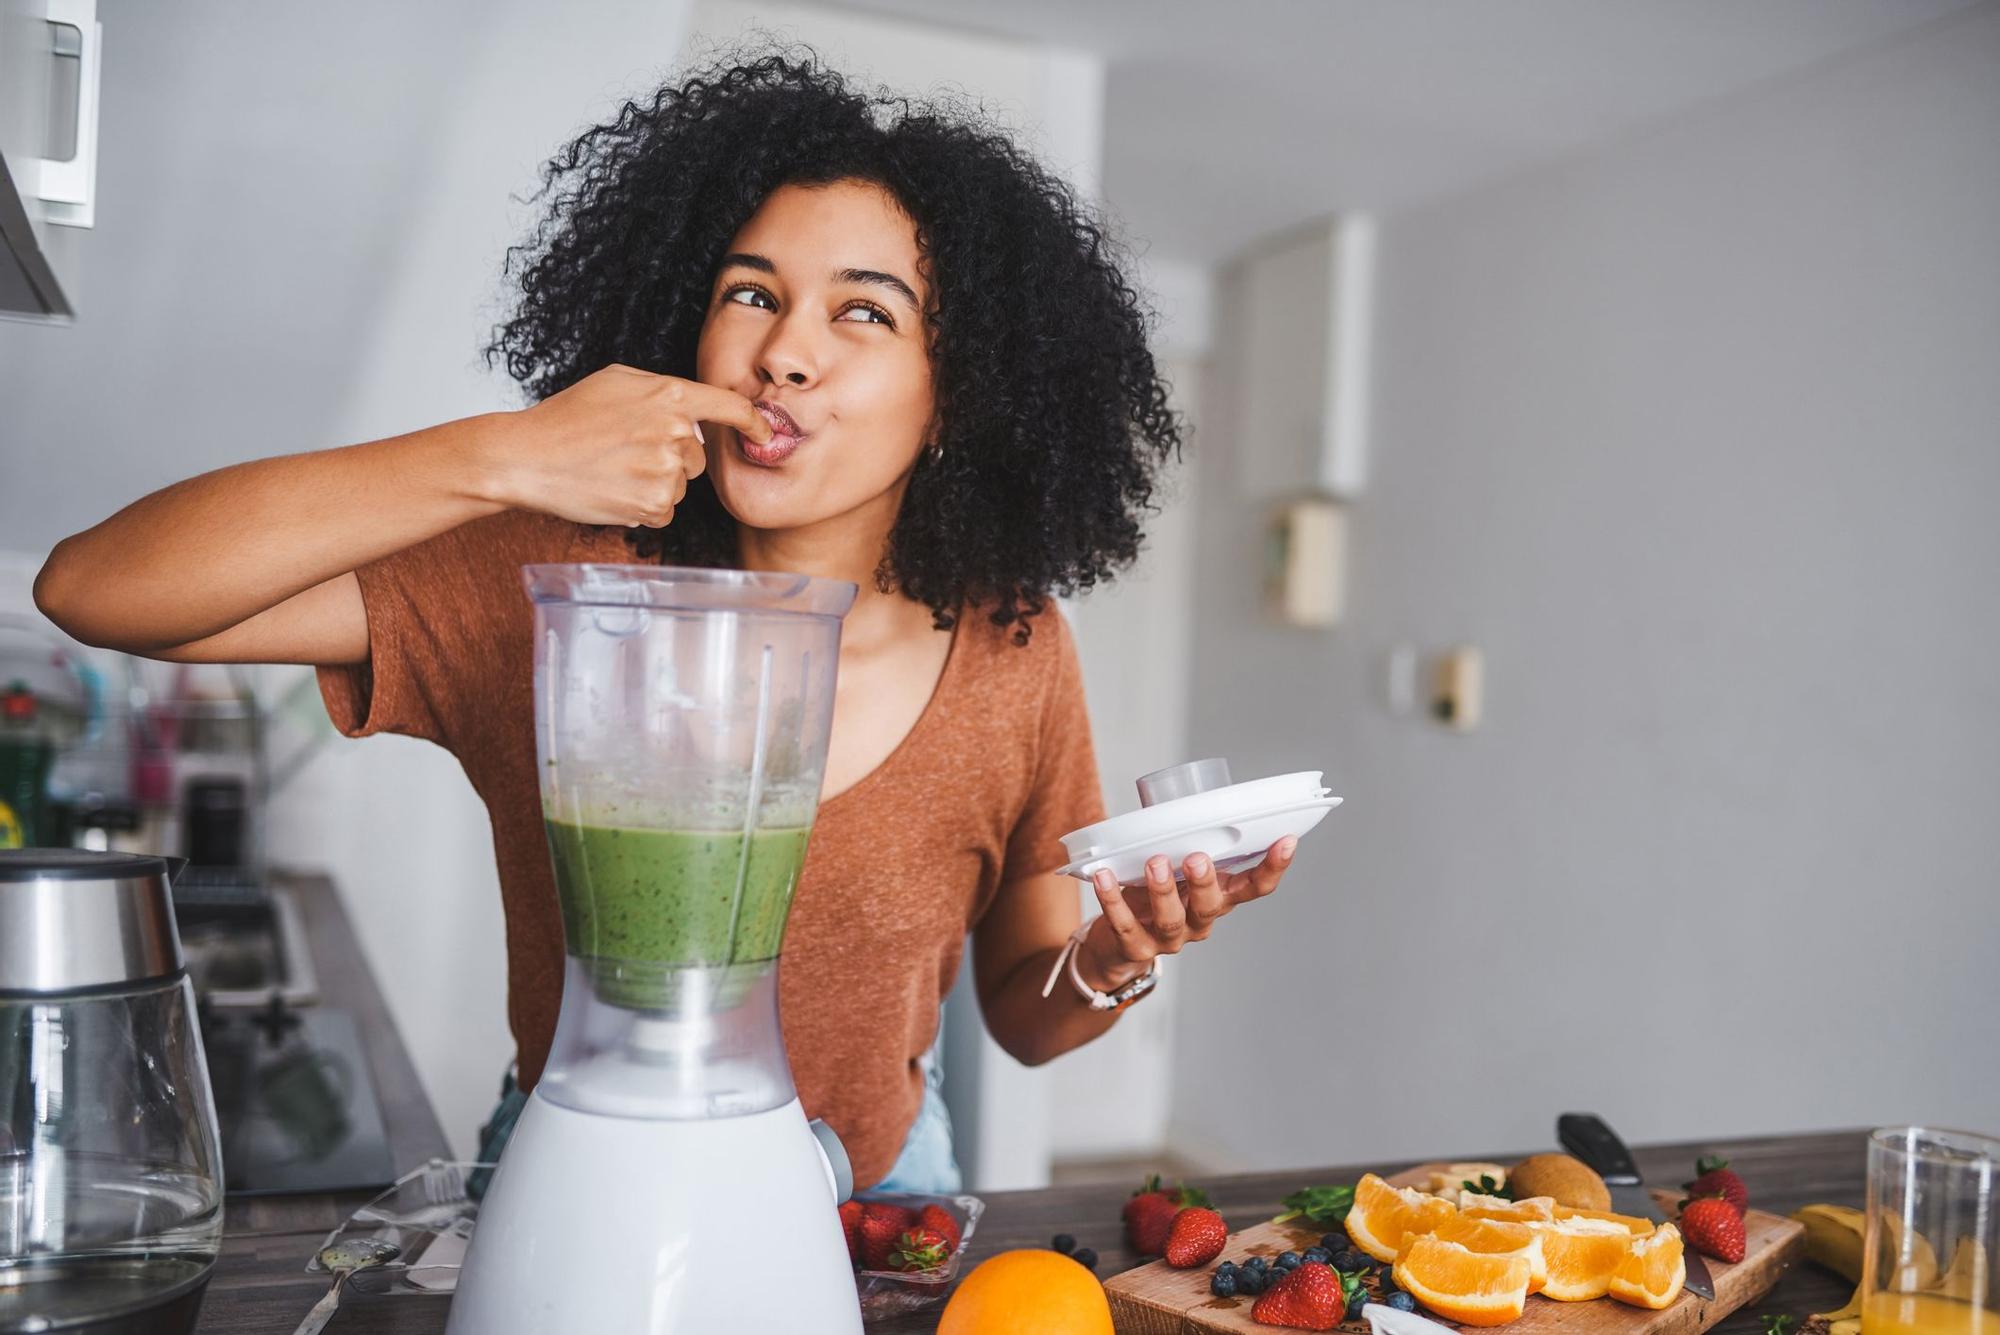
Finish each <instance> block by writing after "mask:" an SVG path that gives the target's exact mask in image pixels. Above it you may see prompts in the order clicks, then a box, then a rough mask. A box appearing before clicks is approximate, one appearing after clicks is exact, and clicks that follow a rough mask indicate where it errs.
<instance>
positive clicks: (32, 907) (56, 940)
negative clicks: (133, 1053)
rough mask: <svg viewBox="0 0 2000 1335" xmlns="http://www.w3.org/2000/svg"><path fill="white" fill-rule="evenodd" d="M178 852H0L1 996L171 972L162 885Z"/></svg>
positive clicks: (174, 940)
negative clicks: (158, 854) (156, 854)
mask: <svg viewBox="0 0 2000 1335" xmlns="http://www.w3.org/2000/svg"><path fill="white" fill-rule="evenodd" d="M178 862H179V859H177V858H176V859H171V860H170V859H167V858H162V857H151V856H147V855H144V854H134V853H97V852H89V851H86V850H83V849H70V848H23V849H9V850H7V851H4V852H0V995H17V996H18V995H22V994H26V995H29V996H38V997H39V996H50V995H55V994H59V993H67V992H76V991H83V990H88V989H93V988H107V987H124V986H129V985H131V984H134V983H143V982H150V981H154V980H158V979H166V978H173V977H176V976H178V975H179V974H180V973H181V971H182V968H183V961H182V957H181V943H180V935H179V933H178V932H177V931H176V930H175V926H174V912H173V901H172V898H171V895H170V894H169V891H168V883H169V881H170V879H171V875H172V873H173V872H174V871H177V870H178V867H177V866H174V865H173V864H175V863H178Z"/></svg>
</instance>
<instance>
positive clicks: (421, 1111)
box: [198, 877, 1867, 1335]
mask: <svg viewBox="0 0 2000 1335" xmlns="http://www.w3.org/2000/svg"><path fill="white" fill-rule="evenodd" d="M287 884H289V885H290V886H291V887H293V888H294V889H295V890H297V891H298V892H299V901H300V907H301V909H303V910H304V912H305V917H306V930H307V933H308V935H309V936H310V937H311V939H312V942H313V956H314V963H315V965H316V966H317V967H318V969H319V976H320V982H321V987H322V991H323V993H324V995H325V997H326V1000H327V1004H329V1005H337V1006H344V1007H346V1008H347V1009H348V1010H350V1011H352V1012H353V1013H354V1016H355V1019H356V1022H357V1023H358V1024H359V1025H360V1028H361V1032H362V1035H363V1038H364V1041H365V1042H366V1043H367V1044H368V1048H369V1064H370V1066H371V1067H372V1069H373V1071H374V1075H375V1083H376V1088H377V1089H378V1090H379V1091H380V1094H381V1099H382V1111H383V1115H384V1117H385V1119H386V1120H387V1122H388V1127H389V1141H390V1145H391V1148H392V1150H393V1152H394V1155H395V1160H396V1167H397V1170H398V1171H399V1172H401V1171H404V1170H407V1169H410V1168H414V1167H416V1166H417V1165H418V1164H421V1163H422V1162H423V1161H424V1160H426V1159H429V1158H431V1157H433V1156H438V1155H445V1154H446V1153H447V1151H446V1147H445V1138H444V1132H443V1130H442V1128H440V1127H439V1125H438V1121H437V1115H436V1113H434V1112H433V1111H432V1109H431V1106H430V1103H429V1101H428V1100H427V1099H426V1098H425V1096H424V1093H423V1089H422V1086H421V1085H419V1084H418V1083H417V1075H416V1070H415V1068H414V1067H412V1066H411V1064H410V1060H409V1055H408V1053H406V1052H405V1051H404V1049H403V1044H402V1039H401V1038H400V1036H398V1034H397V1033H396V1028H395V1024H394V1022H393V1021H392V1020H391V1019H390V1018H389V1014H388V1011H387V1008H386V1007H385V1006H384V1005H383V1002H382V997H381V994H380V992H379V991H377V989H376V987H375V983H374V979H373V978H372V977H371V976H370V974H369V972H368V967H367V965H366V963H364V962H363V960H362V957H361V951H360V947H359V945H358V944H357V943H356V941H355V939H354V934H353V930H352V929H351V927H350V926H349V925H348V922H347V918H346V915H345V914H344V913H343V912H342V911H341V907H340V903H339V900H338V898H337V897H336V896H335V894H334V892H333V887H332V885H331V884H330V883H328V882H327V881H326V880H325V879H323V878H318V877H298V878H291V879H290V880H288V881H287ZM1866 1137H1867V1133H1866V1132H1865V1131H1858V1130H1857V1131H1828V1132H1816V1133H1811V1134H1805V1135H1796V1136H1775V1137H1765V1138H1760V1139H1752V1140H1732V1139H1721V1140H1705V1141H1690V1142H1687V1143H1685V1144H1678V1145H1665V1146H1644V1147H1639V1148H1636V1149H1635V1150H1634V1151H1633V1153H1634V1155H1635V1157H1636V1158H1637V1159H1638V1161H1639V1170H1640V1172H1641V1173H1642V1174H1643V1175H1644V1176H1645V1177H1646V1178H1647V1179H1648V1180H1650V1181H1655V1182H1683V1181H1686V1180H1687V1178H1688V1177H1689V1176H1691V1175H1692V1172H1693V1165H1694V1161H1695V1158H1696V1157H1697V1156H1698V1155H1699V1154H1706V1153H1719V1154H1723V1155H1725V1156H1727V1157H1728V1158H1729V1159H1730V1160H1732V1162H1733V1166H1734V1167H1735V1168H1736V1169H1737V1171H1739V1172H1740V1173H1742V1175H1743V1177H1744V1180H1745V1181H1746V1182H1747V1183H1748V1184H1749V1186H1750V1192H1751V1197H1752V1200H1753V1201H1754V1202H1755V1203H1756V1204H1757V1206H1758V1207H1759V1208H1761V1209H1765V1210H1771V1211H1774V1212H1777V1213H1780V1214H1784V1213H1789V1212H1790V1211H1792V1210H1794V1209H1797V1208H1798V1207H1799V1206H1801V1205H1804V1204H1807V1203H1808V1202H1812V1201H1829V1202H1833V1203H1835V1204H1840V1205H1852V1206H1855V1207H1857V1208H1859V1207H1860V1206H1861V1204H1862V1195H1863V1189H1864V1184H1865V1160H1864V1149H1865V1145H1866ZM1429 1157H1431V1158H1449V1159H1453V1160H1477V1159H1499V1160H1502V1161H1506V1160H1507V1159H1509V1158H1513V1157H1518V1155H1507V1154H1499V1155H1494V1154H1481V1153H1470V1152H1467V1153H1459V1152H1457V1151H1456V1150H1455V1149H1453V1147H1450V1146H1446V1147H1443V1148H1442V1150H1441V1152H1440V1153H1439V1154H1435V1155H1431V1156H1429ZM1411 1162H1413V1161H1405V1162H1387V1163H1378V1164H1366V1165H1361V1166H1346V1167H1331V1168H1328V1167H1321V1168H1305V1169H1298V1170H1292V1171H1286V1172H1282V1173H1258V1174H1246V1175H1241V1176H1234V1177H1211V1178H1203V1179H1202V1180H1201V1186H1202V1187H1203V1188H1204V1189H1205V1190H1206V1191H1207V1192H1208V1194H1209V1195H1210V1196H1211V1197H1212V1198H1213V1199H1214V1201H1215V1203H1216V1206H1217V1208H1218V1209H1220V1210H1221V1211H1222V1214H1223V1216H1224V1218H1226V1219H1227V1220H1228V1221H1229V1224H1230V1226H1231V1227H1232V1228H1243V1227H1247V1226H1248V1225H1250V1224H1254V1223H1260V1222H1262V1221H1263V1220H1265V1219H1268V1218H1270V1217H1271V1216H1272V1215H1274V1214H1276V1213H1277V1212H1278V1199H1279V1198H1280V1197H1281V1196H1284V1195H1286V1194H1288V1193H1290V1192H1292V1191H1295V1190H1297V1189H1298V1188H1299V1187H1302V1186H1306V1185H1308V1184H1319V1183H1334V1182H1352V1181H1353V1180H1354V1179H1355V1178H1356V1177H1358V1176H1359V1175H1360V1174H1361V1173H1362V1172H1363V1171H1366V1170H1368V1169H1373V1170H1374V1171H1376V1172H1380V1173H1383V1174H1389V1173H1394V1172H1397V1171H1399V1170H1400V1169H1403V1168H1407V1167H1409V1166H1410V1165H1411ZM1129 1191H1130V1187H1129V1185H1126V1184H1110V1185H1096V1186H1073V1187H1054V1188H1050V1189H1048V1190H1044V1191H1002V1192H990V1193H985V1200H986V1213H985V1215H984V1217H983V1218H981V1220H980V1223H979V1230H978V1232H977V1233H976V1234H974V1236H973V1240H972V1243H971V1254H970V1255H969V1256H968V1257H967V1258H966V1262H967V1265H968V1266H970V1265H973V1264H977V1263H978V1262H979V1261H980V1260H982V1259H984V1258H985V1257H987V1256H991V1255H992V1254H994V1253H995V1252H1000V1251H1005V1250H1007V1249H1009V1248H1012V1247H1045V1246H1047V1245H1048V1242H1049V1239H1050V1238H1052V1237H1054V1236H1055V1235H1056V1234H1057V1233H1070V1234H1074V1235H1075V1237H1076V1238H1077V1241H1078V1242H1079V1243H1080V1244H1081V1245H1083V1246H1087V1247H1093V1248H1095V1249H1096V1250H1097V1254H1098V1257H1099V1260H1098V1265H1097V1273H1098V1274H1099V1275H1100V1276H1104V1277H1108V1276H1110V1275H1112V1274H1115V1273H1117V1272H1118V1271H1121V1270H1124V1269H1127V1268H1129V1267H1131V1266H1134V1265H1137V1264H1139V1263H1140V1260H1141V1259H1142V1258H1139V1257H1136V1256H1133V1255H1131V1254H1130V1253H1129V1252H1127V1251H1126V1250H1125V1248H1124V1237H1123V1228H1122V1226H1121V1224H1120V1222H1119V1216H1118V1210H1119V1206H1120V1205H1121V1204H1122V1203H1123V1202H1124V1199H1125V1197H1126V1195H1127V1194H1128V1192H1129ZM370 1195H372V1193H369V1192H360V1193H346V1194H341V1195H319V1196H288V1197H272V1198H259V1199H253V1200H247V1201H234V1202H231V1203H230V1206H229V1211H228V1220H227V1224H226V1229H225V1233H224V1237H223V1247H222V1259H221V1261H220V1262H219V1263H218V1265H217V1267H216V1273H215V1278H214V1279H213V1280H212V1281H211V1282H210V1284H209V1287H208V1298H207V1300H206V1302H205V1303H204V1304H203V1307H202V1317H201V1323H200V1326H199V1327H198V1331H199V1332H200V1335H253V1333H254V1335H289V1332H290V1331H291V1330H292V1328H293V1326H295V1325H296V1324H297V1323H298V1321H299V1319H300V1318H301V1317H303V1316H304V1315H305V1314H306V1312H307V1310H308V1309H310V1308H311V1307H312V1305H313V1303H314V1302H316V1301H318V1299H319V1297H320V1295H321V1294H323V1293H324V1292H325V1291H326V1279H325V1277H324V1276H321V1275H311V1274H307V1273H306V1271H305V1268H304V1267H305V1264H306V1261H307V1259H308V1258H309V1257H310V1256H311V1254H312V1252H313V1250H314V1248H316V1247H317V1246H318V1244H319V1240H320V1238H321V1237H323V1236H324V1235H325V1234H326V1233H327V1232H328V1231H329V1230H330V1229H332V1228H333V1227H334V1226H335V1225H336V1224H338V1223H339V1222H340V1221H341V1220H342V1219H345V1218H346V1217H347V1216H348V1214H350V1213H351V1212H352V1211H353V1210H354V1209H355V1207H357V1206H359V1205H361V1204H362V1203H363V1202H364V1201H366V1200H367V1199H368V1198H369V1196H370ZM1852 1287H1853V1286H1852V1285H1850V1284H1848V1283H1847V1282H1846V1281H1845V1280H1842V1279H1840V1278H1838V1277H1837V1276H1834V1275H1831V1274H1828V1273H1826V1272H1824V1271H1821V1270H1819V1269H1818V1268H1817V1267H1815V1266H1811V1265H1807V1264H1803V1263H1801V1264H1799V1265H1796V1266H1794V1267H1793V1268H1792V1269H1791V1270H1790V1271H1789V1272H1788V1273H1787V1274H1786V1275H1785V1277H1784V1278H1783V1279H1781V1280H1780V1281H1779V1282H1778V1286H1777V1288H1775V1289H1774V1290H1772V1292H1771V1294H1770V1296H1769V1297H1767V1298H1766V1299H1765V1300H1764V1301H1763V1302H1761V1303H1756V1304H1752V1305H1751V1306H1748V1307H1745V1308H1743V1309H1742V1310H1740V1311H1738V1312H1736V1313H1734V1314H1732V1315H1731V1316H1730V1317H1729V1318H1727V1319H1726V1320H1724V1321H1723V1322H1722V1324H1721V1325H1719V1326H1718V1327H1716V1329H1717V1330H1718V1331H1721V1332H1723V1333H1724V1335H1759V1332H1760V1331H1761V1326H1760V1324H1759V1322H1758V1319H1757V1318H1758V1317H1759V1316H1760V1315H1762V1314H1764V1313H1770V1312H1788V1313H1794V1314H1797V1315H1799V1316H1804V1315H1805V1314H1806V1313H1808V1312H1819V1311H1829V1310H1831V1309H1834V1308H1837V1307H1839V1306H1840V1305H1841V1304H1842V1303H1844V1302H1846V1301H1847V1296H1848V1293H1849V1291H1850V1290H1851V1288H1852ZM446 1311H447V1303H446V1302H445V1301H444V1300H443V1299H437V1298H418V1297H380V1296H375V1297H371V1296H367V1295H359V1296H356V1297H354V1298H352V1299H350V1300H349V1301H348V1302H347V1303H346V1304H344V1305H343V1306H342V1308H341V1310H340V1311H339V1313H337V1314H336V1315H335V1316H334V1318H333V1321H332V1323H331V1324H329V1325H328V1327H327V1335H439V1332H442V1331H443V1330H444V1324H445V1313H446ZM936 1324H937V1313H936V1311H934V1310H933V1311H931V1312H927V1313H917V1314H912V1315H908V1316H903V1317H899V1318H896V1319H893V1320H889V1321H883V1322H878V1323H876V1324H873V1325H871V1326H869V1327H868V1328H867V1329H868V1330H869V1331H870V1332H871V1335H916V1333H917V1332H930V1331H933V1330H935V1328H936Z"/></svg>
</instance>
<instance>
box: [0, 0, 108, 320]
mask: <svg viewBox="0 0 2000 1335" xmlns="http://www.w3.org/2000/svg"><path fill="white" fill-rule="evenodd" d="M102 49H103V34H102V30H101V28H100V27H99V25H98V22H97V0H0V316H11V317H15V318H28V319H40V320H57V321H66V320H68V319H70V318H71V317H72V316H73V315H74V314H75V311H74V310H73V309H72V307H71V304H70V299H69V297H68V295H66V294H65V292H64V290H63V288H64V284H63V277H64V275H63V273H62V267H63V266H62V264H61V263H60V260H59V259H58V258H57V257H58V256H60V255H61V254H64V253H66V252H67V251H68V250H69V248H68V247H55V246H52V245H51V244H50V233H49V229H50V228H51V227H89V226H91V225H93V223H94V222H95V221H96V218H95V202H94V196H95V194H96V188H97V98H98V70H99V67H100V53H101V51H102Z"/></svg>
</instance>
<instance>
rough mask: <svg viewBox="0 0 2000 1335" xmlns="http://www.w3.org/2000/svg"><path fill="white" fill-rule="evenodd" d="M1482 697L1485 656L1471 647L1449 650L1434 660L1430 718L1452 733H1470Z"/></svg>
mask: <svg viewBox="0 0 2000 1335" xmlns="http://www.w3.org/2000/svg"><path fill="white" fill-rule="evenodd" d="M1485 693H1486V659H1485V655H1483V654H1482V653H1480V652H1479V650H1477V649H1474V648H1471V647H1462V648H1458V649H1453V650H1451V651H1450V652H1449V653H1447V654H1444V655H1443V656H1442V657H1440V658H1439V659H1438V660H1437V669H1436V673H1435V675H1434V677H1433V685H1432V690H1431V716H1432V717H1433V718H1435V719H1436V720H1437V721H1438V722H1440V723H1442V724H1444V725H1445V726H1446V727H1447V728H1451V729H1453V730H1454V731H1456V732H1471V731H1472V730H1473V729H1474V728H1476V727H1478V726H1479V719H1480V715H1481V714H1482V713H1483V712H1484V710H1485V704H1486V702H1485Z"/></svg>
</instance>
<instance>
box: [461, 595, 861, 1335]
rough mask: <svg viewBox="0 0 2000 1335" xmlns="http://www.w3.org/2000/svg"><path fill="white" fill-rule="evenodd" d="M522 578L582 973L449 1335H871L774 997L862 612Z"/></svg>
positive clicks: (565, 907) (816, 1127)
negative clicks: (837, 698)
mask: <svg viewBox="0 0 2000 1335" xmlns="http://www.w3.org/2000/svg"><path fill="white" fill-rule="evenodd" d="M524 577H525V580H526V584H527V590H528V596H529V598H530V599H531V600H532V602H533V603H534V608H535V683H534V690H535V736H536V758H537V761H538V765H537V769H538V773H539V776H540V782H541V799H542V815H543V824H544V830H545V832H546V834H547V837H548V842H549V852H550V857H551V860H552V863H553V866H554V869H555V879H556V891H557V894H558V896H559V898H560V899H561V904H562V915H563V930H564V941H565V947H566V952H567V955H566V961H565V967H566V972H565V975H564V979H563V998H562V1008H561V1012H560V1016H559V1019H558V1021H557V1025H556V1033H555V1039H554V1043H553V1047H552V1049H551V1051H550V1054H549V1060H548V1063H547V1066H546V1067H545V1068H544V1070H543V1072H542V1076H541V1080H540V1083H538V1084H537V1085H536V1086H535V1088H534V1091H533V1093H532V1094H531V1095H530V1097H529V1099H528V1102H527V1106H526V1107H525V1109H524V1110H523V1112H522V1115H521V1118H520V1121H519V1123H518V1124H517V1125H516V1127H515V1130H514V1133H513V1136H512V1139H511V1140H510V1142H509V1144H508V1146H507V1149H506V1151H505V1153H504V1154H503V1155H502V1157H501V1161H500V1166H499V1169H498V1171H497V1172H496V1173H495V1175H494V1178H493V1182H492V1184H491V1186H490V1187H489V1188H488V1189H487V1192H486V1195H485V1198H484V1200H483V1201H482V1202H481V1206H480V1212H479V1223H478V1226H477V1228H476V1230H475V1231H474V1234H473V1239H472V1244H471V1248H470V1250H469V1252H468V1254H467V1257H466V1262H465V1266H464V1269H463V1271H462V1273H461V1275H460V1277H459V1282H458V1286H457V1291H456V1295H455V1297H454V1299H453V1302H452V1310H451V1319H450V1324H449V1326H448V1328H447V1329H448V1331H449V1332H450V1335H530V1333H531V1332H532V1333H533V1335H542V1333H543V1332H549V1331H617V1332H620V1335H666V1332H670V1331H686V1332H708V1331H724V1330H744V1331H753V1330H754V1331H780V1330H782V1331H786V1332H791V1333H793V1335H859V1332H860V1330H861V1316H860V1309H859V1303H858V1300H857V1298H856V1294H855V1288H854V1278H853V1271H852V1268H851V1266H850V1263H849V1261H848V1256H847V1245H846V1240H845V1238H844V1236H843V1233H842V1229H841V1225H840V1221H839V1216H838V1211H837V1208H836V1207H837V1206H838V1204H839V1203H840V1202H841V1201H843V1200H845V1199H846V1197H847V1195H848V1194H849V1192H850V1190H851V1187H852V1179H851V1173H850V1171H849V1167H848V1163H847V1156H846V1154H845V1152H844V1151H843V1150H842V1149H841V1147H840V1142H839V1139H838V1137H837V1136H835V1135H834V1134H833V1132H832V1131H831V1129H830V1128H827V1127H826V1126H825V1125H824V1124H822V1123H817V1122H808V1120H807V1118H806V1116H805V1114H804V1112H803V1111H802V1109H801V1106H800V1103H799V1098H798V1094H797V1092H796V1091H795V1089H794V1087H793V1085H792V1078H791V1069H790V1066H789V1065H788V1064H787V1062H786V1059H785V1049H784V1039H783V1035H782V1034H781V1033H780V1031H779V1022H778V989H777V974H778V964H779V959H780V956H781V953H782V946H783V940H784V931H785V922H786V918H787V916H788V914H789V912H790V909H791V901H792V894H793V891H794V889H795V888H796V886H797V882H798V876H799V869H800V866H801V864H802V863H803V861H804V857H805V850H806V843H807V838H808V834H809V832H810V830H811V827H812V822H813V818H814V815H815V813H816V811H817V807H818V802H819V790H820V781H821V777H822V774H823V771H824V769H825V765H826V748H827V737H828V734H829V731H830V729H831V726H832V717H833V699H834V689H833V688H834V674H835V669H836V666H837V663H838V658H839V651H840V627H841V618H842V616H843V615H844V614H845V613H846V611H847V609H848V607H849V606H850V605H851V604H852V602H853V599H854V596H855V591H856V590H855V586H854V585H853V584H850V583H845V582H840V581H832V580H822V579H811V578H806V577H804V576H797V575H782V574H768V573H757V572H745V571H727V570H684V569H673V568H665V567H658V566H612V565H544V566H530V567H528V568H527V569H526V570H525V571H524ZM753 1240H754V1241H753ZM752 1246H754V1248H755V1250H756V1251H757V1252H758V1253H759V1254H762V1255H766V1256H770V1257H774V1258H782V1259H781V1260H779V1261H776V1262H774V1264H776V1265H779V1266H781V1270H782V1275H781V1277H780V1276H779V1275H778V1274H776V1273H773V1274H772V1275H771V1276H770V1277H769V1280H768V1282H759V1280H758V1279H757V1278H755V1275H756V1273H757V1271H758V1269H759V1267H757V1266H746V1264H745V1259H746V1250H747V1249H748V1248H750V1247H752Z"/></svg>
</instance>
